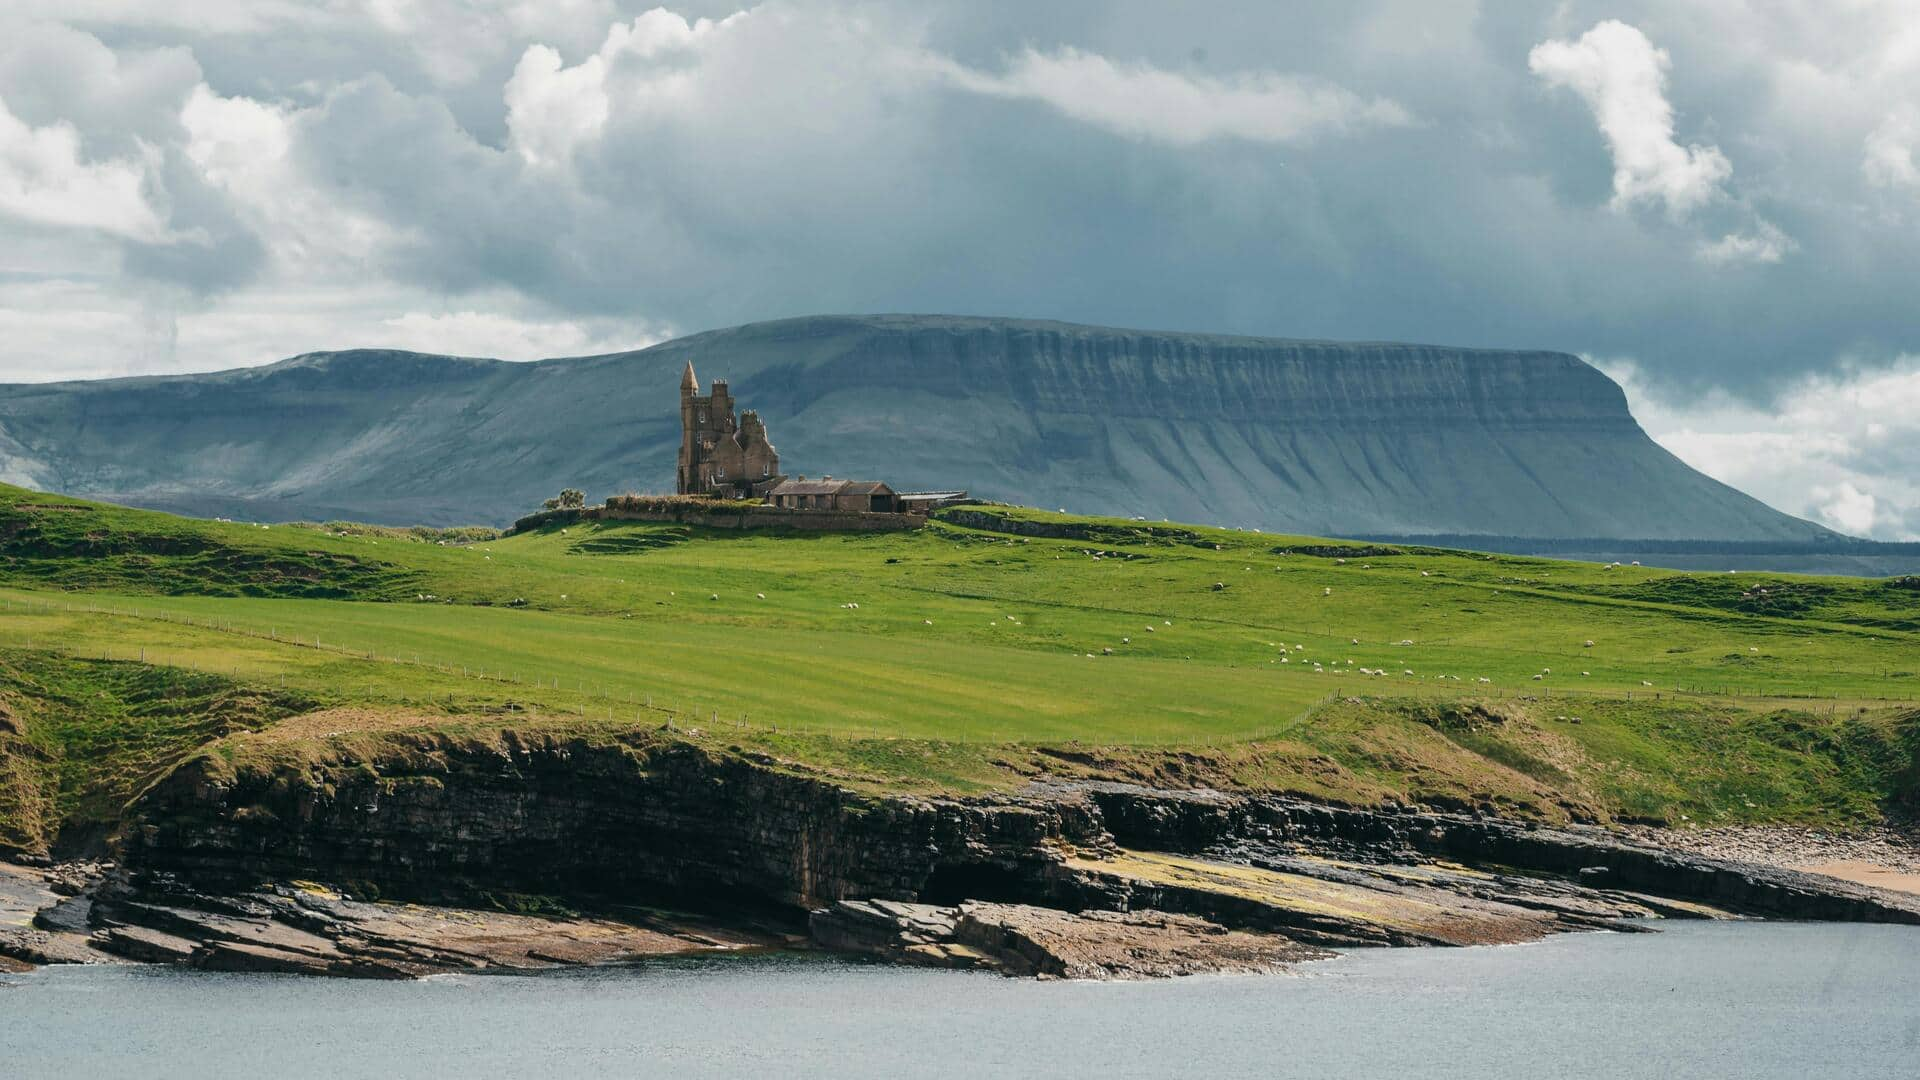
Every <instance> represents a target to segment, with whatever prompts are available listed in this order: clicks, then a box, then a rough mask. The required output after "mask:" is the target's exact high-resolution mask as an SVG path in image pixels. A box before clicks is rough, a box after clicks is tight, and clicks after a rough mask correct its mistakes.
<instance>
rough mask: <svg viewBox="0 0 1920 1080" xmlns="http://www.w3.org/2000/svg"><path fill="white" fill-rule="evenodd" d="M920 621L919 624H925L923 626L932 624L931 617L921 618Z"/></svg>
mask: <svg viewBox="0 0 1920 1080" xmlns="http://www.w3.org/2000/svg"><path fill="white" fill-rule="evenodd" d="M920 622H921V624H922V625H925V626H932V625H933V620H932V619H921V620H920Z"/></svg>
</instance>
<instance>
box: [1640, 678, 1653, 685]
mask: <svg viewBox="0 0 1920 1080" xmlns="http://www.w3.org/2000/svg"><path fill="white" fill-rule="evenodd" d="M1640 685H1641V686H1652V685H1653V684H1652V683H1650V682H1648V681H1647V680H1645V679H1641V680H1640Z"/></svg>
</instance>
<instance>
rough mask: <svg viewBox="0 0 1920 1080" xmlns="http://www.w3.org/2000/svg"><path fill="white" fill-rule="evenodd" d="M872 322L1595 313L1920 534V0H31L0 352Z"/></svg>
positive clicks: (1673, 423) (1349, 326) (1876, 525)
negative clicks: (674, 1) (986, 317)
mask: <svg viewBox="0 0 1920 1080" xmlns="http://www.w3.org/2000/svg"><path fill="white" fill-rule="evenodd" d="M838 311H940V312H962V313H972V314H1005V315H1024V316H1039V317H1051V318H1061V319H1069V320H1075V321H1082V322H1095V323H1108V324H1117V325H1123V326H1138V327H1150V328H1160V329H1193V330H1216V331H1229V332H1241V333H1252V334H1270V335H1280V336H1297V337H1329V338H1373V339H1397V340H1417V341H1433V342H1442V343H1449V344H1465V345H1491V346H1517V347H1540V348H1554V349H1562V350H1566V351H1569V352H1575V353H1579V354H1581V355H1583V356H1586V357H1587V358H1589V359H1590V360H1592V361H1593V362H1594V363H1596V364H1598V365H1599V366H1601V367H1602V368H1603V369H1605V370H1606V371H1608V372H1609V373H1611V374H1613V375H1614V376H1615V377H1616V378H1618V379H1619V380H1620V381H1621V382H1622V383H1623V384H1624V385H1625V386H1627V387H1628V390H1629V394H1630V396H1631V398H1632V400H1633V402H1634V406H1635V411H1636V414H1637V415H1639V416H1640V418H1641V420H1642V422H1643V423H1645V424H1646V425H1647V427H1648V428H1649V430H1651V431H1652V432H1653V433H1654V434H1655V435H1656V436H1657V437H1658V438H1660V439H1661V440H1662V441H1663V442H1664V443H1666V445H1668V446H1669V447H1670V448H1672V449H1673V450H1674V451H1675V452H1676V453H1678V454H1680V455H1681V456H1682V457H1683V458H1685V459H1687V460H1688V461H1690V462H1692V463H1694V464H1695V465H1697V466H1699V467H1701V468H1703V469H1705V470H1707V471H1708V472H1710V473H1712V474H1714V475H1716V476H1719V477H1721V478H1722V479H1725V480H1728V481H1730V482H1732V483H1734V484H1736V485H1739V486H1741V487H1743V488H1746V489H1747V490H1750V491H1753V492H1754V493H1755V494H1758V495H1760V496H1761V497H1763V498H1765V499H1767V500H1768V501H1769V502H1772V503H1773V504H1774V505H1776V506H1779V507H1781V508H1782V509H1785V510H1788V511H1790V512H1793V513H1799V514H1804V515H1806V516H1809V517H1812V518H1814V519H1816V520H1820V521H1822V522H1824V523H1826V524H1829V525H1832V526H1835V527H1837V528H1841V529H1844V530H1846V531H1849V532H1854V533H1858V534H1867V535H1873V536H1877V537H1881V538H1889V539H1891V538H1913V537H1916V536H1920V8H1917V7H1916V5H1915V3H1914V0H1771V2H1763V0H1751V2H1749V0H1615V2H1609V3H1597V2H1586V0H1564V2H1561V3H1558V4H1557V5H1556V4H1548V3H1534V2H1512V3H1493V2H1488V3H1475V2H1472V0H1371V2H1369V0H1329V2H1326V3H1279V2H1275V0H1236V2H1220V3H1193V4H1169V3H1163V2H1146V0H1133V2H1130V0H1049V2H1047V3H1044V4H1037V3H1033V2H1031V0H897V2H880V0H873V2H858V0H766V2H764V3H760V4H757V5H753V6H746V7H743V6H741V4H740V3H710V2H708V0H683V2H681V3H679V4H678V5H677V6H675V7H672V8H669V9H662V8H655V7H651V6H650V5H649V4H647V3H629V2H626V0H310V2H295V0H253V2H239V0H233V2H228V0H191V2H176V3H166V4H158V3H151V2H148V0H6V2H5V3H4V5H0V378H4V379H7V380H14V381H26V380H47V379H58V378H75V377H92V376H101V375H123V374H146V373H157V372H171V371H199V370H212V369H218V368H226V367H234V366H240V365H247V364H258V363H266V362H270V361H272V360H275V359H278V358H280V357H283V356H287V355H291V354H294V353H299V352H303V351H308V350H314V349H323V348H340V347H347V346H355V345H390V346H399V347H407V348H417V349H425V350H432V351H438V352H452V353H465V354H479V355H491V356H501V357H506V358H510V359H521V358H535V357H540V356H549V355H568V354H580V353H588V352H600V351H608V350H613V349H620V348H630V347H635V346H639V345H644V344H647V343H650V342H652V341H656V340H659V339H661V338H663V337H666V336H671V335H673V334H677V333H682V332H688V331H693V330H699V329H704V328H709V327H714V326H723V325H729V324H733V323H739V322H746V321H751V320H755V319H764V318H773V317H779V316H786V315H796V314H804V313H813V312H838Z"/></svg>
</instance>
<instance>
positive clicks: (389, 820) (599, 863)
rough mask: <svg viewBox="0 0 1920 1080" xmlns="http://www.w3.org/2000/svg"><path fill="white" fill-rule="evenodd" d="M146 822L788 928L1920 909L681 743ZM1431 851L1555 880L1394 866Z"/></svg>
mask: <svg viewBox="0 0 1920 1080" xmlns="http://www.w3.org/2000/svg"><path fill="white" fill-rule="evenodd" d="M134 822H135V823H134V825H133V826H132V827H131V828H130V829H129V831H128V833H127V835H126V837H125V841H124V845H123V854H124V857H125V861H126V862H127V863H128V864H129V865H131V866H133V867H135V868H137V869H139V870H140V871H142V872H145V873H161V874H166V875H177V876H179V877H181V878H184V879H186V880H190V881H192V882H195V883H196V884H198V885H200V886H203V887H212V888H241V889H244V888H249V887H253V886H256V885H257V884H258V883H259V882H261V881H262V880H267V879H275V878H279V879H290V878H299V879H319V880H327V881H333V882H340V883H346V884H349V885H350V886H352V887H353V888H354V891H356V892H359V893H374V894H385V895H397V896H401V897H406V898H411V899H425V900H436V901H444V902H461V901H471V900H473V899H474V898H476V897H483V896H486V895H489V894H492V893H496V892H503V891H504V892H525V893H536V894H542V895H550V896H558V897H561V898H563V899H566V900H568V901H570V902H593V901H596V900H597V901H602V902H605V901H613V902H619V903H635V902H643V901H644V902H656V903H667V904H670V905H674V906H676V907H679V908H682V909H688V910H704V911H727V910H735V911H739V912H742V913H750V914H753V915H755V916H756V917H760V918H773V919H776V920H777V919H780V918H786V919H790V920H798V919H799V918H801V917H802V916H803V915H804V914H805V913H806V912H808V911H810V910H813V909H817V908H820V907H822V906H823V905H827V904H830V903H833V902H835V901H840V900H847V899H880V900H887V901H904V902H916V903H924V904H936V905H938V904H947V905H952V904H959V903H961V902H963V901H994V902H1006V903H1018V904H1030V905H1042V906H1047V907H1053V908H1064V909H1067V910H1074V911H1078V910H1087V909H1098V910H1111V911H1123V912H1124V911H1129V910H1137V909H1143V908H1151V909H1156V910H1162V911H1170V912H1178V913H1182V914H1189V915H1194V916H1197V917H1203V918H1207V919H1212V920H1216V921H1219V922H1223V923H1226V924H1228V925H1242V926H1251V927H1253V928H1256V929H1264V930H1269V931H1282V932H1285V933H1287V934H1289V935H1290V936H1293V937H1295V938H1298V939H1301V940H1305V941H1308V942H1309V943H1312V944H1317V945H1341V944H1352V943H1362V942H1370V943H1385V944H1467V943H1471V942H1475V941H1483V940H1524V939H1526V938H1529V937H1537V936H1539V934H1540V933H1543V932H1549V931H1550V930H1551V929H1555V928H1559V929H1564V928H1567V927H1569V926H1585V925H1594V924H1597V923H1599V922H1604V921H1607V920H1610V919H1615V918H1618V917H1620V916H1621V915H1622V914H1629V913H1630V914H1652V913H1659V912H1661V911H1662V910H1663V909H1662V908H1660V907H1659V906H1658V905H1654V906H1652V907H1651V908H1649V907H1648V906H1647V905H1648V904H1649V903H1650V901H1649V900H1648V899H1647V898H1648V897H1650V896H1666V897H1672V898H1676V899H1678V900H1681V901H1685V902H1688V903H1704V904H1710V905H1714V906H1715V907H1716V908H1723V909H1726V910H1731V911H1737V912H1751V913H1755V914H1770V915H1785V916H1788V917H1803V918H1815V917H1817V918H1838V919H1869V920H1881V921H1898V922H1920V903H1910V902H1903V901H1898V900H1895V899H1889V898H1888V897H1887V896H1886V895H1885V894H1878V893H1875V892H1873V891H1872V890H1867V889H1861V888H1858V887H1852V886H1846V885H1844V884H1843V883H1840V882H1832V881H1828V880H1827V879H1817V878H1812V877H1808V876H1806V875H1801V874H1794V873H1790V872H1786V871H1768V870H1764V869H1761V868H1757V867H1749V866H1741V865H1737V864H1731V863H1724V862H1717V861H1714V860H1711V859H1701V858H1695V857H1682V856H1676V855H1671V854H1667V853H1664V852H1661V851H1658V850H1656V849H1652V848H1647V847H1642V846H1636V845H1633V844H1629V843H1625V842H1623V841H1621V840H1620V839H1619V838H1618V837H1616V836H1614V835H1612V834H1608V833H1605V832H1603V831H1600V830H1585V831H1567V830H1556V829H1545V828H1535V827H1530V826H1528V825H1526V824H1524V823H1512V822H1502V821H1497V820H1493V819H1485V818H1477V817H1465V816H1459V815H1449V814H1437V813H1431V812H1424V811H1415V810H1411V809H1407V810H1404V811H1401V810H1391V811H1381V810H1364V809H1353V808H1340V807H1331V806H1322V805H1317V804H1312V803H1306V802H1301V801H1298V800H1292V799H1283V798H1269V797H1254V796H1232V795H1224V794H1220V793H1215V792H1206V791H1196V792H1169V791H1156V790H1151V789H1144V788H1138V787H1132V786H1124V785H1110V784H1096V785H1073V786H1045V785H1042V786H1037V787H1035V788H1033V789H1032V790H1030V791H1028V792H1025V793H1023V794H1020V795H1016V796H1008V795H997V796H986V797H979V798H972V799H958V798H923V797H916V796H908V795H898V794H872V793H861V792H856V791H853V790H849V789H847V788H845V787H843V786H840V785H837V784H835V783H833V782H830V781H828V780H826V779H823V778H817V777H813V776H808V775H803V774H799V773H795V772H792V771H789V770H788V769H786V768H784V767H781V766H780V765H778V763H776V762H773V761H770V760H764V759H761V760H756V759H753V758H750V757H747V756H743V755H740V754H736V753H731V752H725V751H715V750H710V749H704V748H701V747H697V746H693V745H690V744H688V743H684V742H680V741H678V740H676V739H675V738H674V737H672V736H670V735H667V734H664V733H660V734H649V735H632V736H625V737H621V738H618V739H613V740H589V739H585V738H582V737H558V736H551V735H524V736H523V735H518V734H515V733H513V732H511V731H506V732H502V733H500V734H498V735H497V736H492V737H468V736H462V737H453V736H441V735H425V734H422V735H417V736H393V737H392V738H391V740H390V741H389V742H387V743H386V744H385V745H384V746H383V747H382V748H381V749H380V750H379V751H378V752H377V753H376V754H371V755H368V754H362V753H353V752H336V751H328V750H325V749H322V748H320V747H311V748H308V749H307V750H306V751H304V752H302V753H301V754H299V755H294V756H288V757H284V758H280V759H278V760H277V761H274V762H261V763H257V764H243V765H238V766H236V765H232V764H230V763H228V762H227V761H226V760H225V759H224V758H223V757H222V756H221V755H219V754H218V753H215V754H210V755H207V756H204V757H202V758H199V759H196V760H195V761H192V762H189V763H188V764H186V765H185V766H183V767H182V768H180V769H179V770H177V771H175V772H174V773H172V774H171V775H170V776H169V777H168V778H166V779H165V780H163V781H162V782H160V783H159V784H158V785H157V786H155V787H154V788H153V789H152V790H150V791H149V792H147V793H146V794H145V795H144V796H143V797H142V799H141V800H140V802H139V803H138V804H137V805H136V807H135V808H134ZM1148 853H1157V854H1148ZM1431 859H1444V860H1448V861H1449V864H1452V863H1469V864H1478V865H1482V866H1487V867H1496V868H1500V869H1501V870H1502V871H1505V870H1506V869H1508V868H1512V869H1518V870H1522V871H1528V872H1532V873H1534V874H1538V875H1541V876H1542V879H1543V880H1531V879H1526V878H1512V879H1507V878H1490V877H1488V876H1487V875H1485V874H1470V875H1466V876H1464V877H1454V876H1451V875H1454V874H1455V871H1454V870H1451V869H1428V870H1423V871H1421V872H1420V873H1418V874H1413V875H1409V874H1407V873H1405V872H1403V871H1393V872H1385V873H1383V872H1381V871H1380V869H1378V867H1379V866H1380V865H1381V864H1385V863H1390V862H1397V863H1401V864H1406V865H1412V864H1417V863H1421V862H1424V861H1426V860H1431ZM1330 860H1339V861H1330ZM1556 878H1564V879H1566V880H1567V881H1573V880H1578V882H1579V887H1578V888H1576V887H1574V886H1572V885H1568V884H1556V883H1554V879H1556ZM1306 883H1311V884H1306ZM1583 890H1584V891H1583ZM1596 890H1599V891H1596ZM1622 890H1624V891H1622ZM1488 903H1492V904H1493V905H1494V906H1493V907H1488V906H1486V905H1487V904H1488ZM1542 911H1546V912H1548V913H1550V915H1549V917H1548V918H1547V922H1546V923H1544V924H1543V923H1542V922H1541V916H1540V915H1539V912H1542Z"/></svg>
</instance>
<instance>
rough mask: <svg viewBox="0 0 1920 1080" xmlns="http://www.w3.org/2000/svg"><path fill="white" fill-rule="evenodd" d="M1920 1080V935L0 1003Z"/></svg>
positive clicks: (108, 1065)
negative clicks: (1124, 970)
mask: <svg viewBox="0 0 1920 1080" xmlns="http://www.w3.org/2000/svg"><path fill="white" fill-rule="evenodd" d="M1173 1075H1208V1076H1260V1077H1275V1076H1302V1077H1368V1078H1372V1077H1380V1076H1391V1077H1407V1078H1412V1077H1472V1078H1474V1080H1488V1078H1492V1077H1527V1078H1536V1077H1661V1078H1667V1077H1792V1078H1795V1080H1802V1078H1808V1077H1850V1078H1862V1077H1901V1078H1912V1077H1915V1076H1920V929H1915V928H1907V927H1881V926H1853V925H1789V924H1764V923H1749V924H1684V923H1683V924H1666V929H1665V931H1664V932H1663V933H1660V934H1657V935H1655V934H1634V935H1627V934H1583V935H1576V936H1566V937H1560V938H1555V939H1552V940H1549V941H1544V942H1539V943H1536V944H1531V945H1521V946H1510V947H1505V948H1479V949H1395V950H1370V951H1365V952H1361V953H1357V954H1350V955H1347V956H1343V957H1341V958H1339V959H1337V960H1332V961H1327V962H1324V963H1319V964H1313V965H1308V966H1307V967H1306V968H1304V969H1302V972H1301V973H1300V974H1296V975H1287V976H1268V977H1209V978H1194V979H1182V980H1175V981H1171V982H1154V983H1034V982H1019V981H1014V980H1009V979H1002V978H998V977H994V976H983V975H971V974H956V973H948V972H926V971H910V970H902V969H897V968H886V967H876V966H869V965H863V964H855V963H847V962H842V961H838V960H832V959H824V958H820V957H815V956H777V957H765V956H762V957H751V958H735V959H731V960H705V961H699V962H691V963H662V964H654V965H649V966H645V967H639V968H623V969H616V970H597V971H574V972H566V973H560V974H553V975H541V976H530V977H505V976H493V977H488V976H452V977H444V978H437V979H430V980H427V981H424V982H419V983H367V982H345V981H330V980H319V979H302V978H296V977H282V976H261V975H215V974H198V973H192V972H182V971H176V970H169V969H162V968H86V969H82V968H65V969H51V970H42V971H39V972H35V973H33V974H30V975H21V976H0V1077H6V1078H8V1080H27V1078H38V1077H59V1078H62V1080H79V1078H93V1077H121V1076H126V1077H161V1076H192V1077H227V1076H301V1077H305V1076H324V1077H361V1076H405V1077H413V1076H420V1077H429V1076H430V1077H454V1076H461V1077H465V1076H473V1077H480V1076H665V1077H672V1078H674V1080H684V1078H692V1077H708V1076H752V1077H761V1076H766V1077H802V1076H831V1077H901V1076H954V1077H981V1076H1046V1077H1064V1076H1173Z"/></svg>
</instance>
